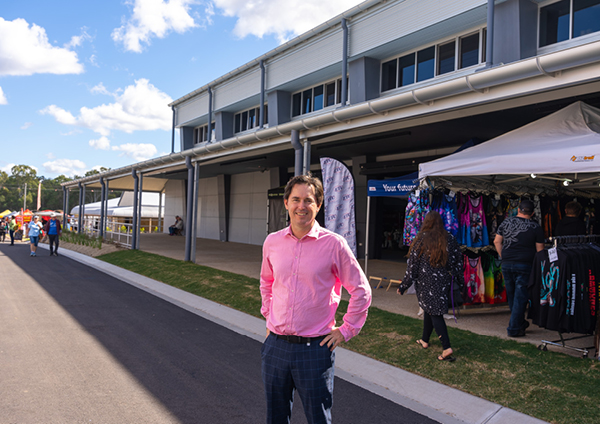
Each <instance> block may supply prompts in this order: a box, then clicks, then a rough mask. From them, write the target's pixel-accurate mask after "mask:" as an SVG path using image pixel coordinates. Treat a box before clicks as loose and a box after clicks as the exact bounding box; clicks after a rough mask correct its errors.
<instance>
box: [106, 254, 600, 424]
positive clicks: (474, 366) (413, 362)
mask: <svg viewBox="0 0 600 424" xmlns="http://www.w3.org/2000/svg"><path fill="white" fill-rule="evenodd" d="M99 259H102V260H104V261H106V262H109V263H111V264H114V265H117V266H120V267H122V268H125V269H128V270H130V271H133V272H136V273H138V274H141V275H145V276H147V277H151V278H153V279H155V280H158V281H162V282H164V283H166V284H169V285H171V286H174V287H178V288H180V289H183V290H186V291H188V292H190V293H193V294H196V295H198V296H201V297H204V298H206V299H210V300H213V301H215V302H218V303H221V304H223V305H227V306H230V307H232V308H235V309H237V310H240V311H242V312H245V313H248V314H250V315H253V316H256V317H261V315H260V304H261V302H260V291H259V282H258V280H256V279H254V278H249V277H245V276H241V275H237V274H233V273H230V272H225V271H219V270H215V269H212V268H208V267H204V266H199V265H195V264H192V263H190V262H182V261H178V260H175V259H170V258H166V257H163V256H158V255H153V254H151V253H146V252H141V251H136V250H126V251H120V252H115V253H110V254H107V255H103V256H100V257H99ZM347 306H348V303H347V302H345V301H342V303H341V305H340V308H339V310H338V317H337V319H338V322H340V321H341V318H342V315H343V313H344V311H345V309H346V308H347ZM421 330H422V321H420V320H418V319H414V318H410V317H405V316H403V315H398V314H394V313H391V312H387V311H382V310H380V309H377V308H374V307H373V308H371V309H370V310H369V318H368V319H367V323H366V324H365V326H364V328H363V330H362V331H361V333H360V335H359V336H357V337H355V338H354V339H352V340H350V342H348V343H346V344H345V345H344V347H345V348H347V349H350V350H353V351H355V352H358V353H361V354H363V355H366V356H369V357H371V358H374V359H377V360H379V361H382V362H386V363H388V364H390V365H393V366H396V367H399V368H402V369H404V370H407V371H410V372H412V373H415V374H418V375H421V376H424V377H427V378H429V379H431V380H434V381H438V382H440V383H442V384H444V385H447V386H450V387H454V388H457V389H459V390H462V391H464V392H467V393H471V394H473V395H476V396H479V397H482V398H484V399H487V400H490V401H492V402H496V403H498V404H500V405H503V406H506V407H508V408H512V409H514V410H517V411H520V412H523V413H525V414H528V415H531V416H534V417H537V418H540V419H542V420H545V421H549V422H552V423H560V424H563V423H564V424H568V423H569V424H570V423H573V424H584V423H597V422H599V420H600V418H599V417H600V362H598V361H595V360H593V359H582V358H576V357H571V356H568V355H565V354H562V353H557V352H541V351H539V350H538V349H537V348H536V346H534V345H532V344H529V343H518V342H515V341H512V340H504V339H500V338H497V337H489V336H481V335H478V334H474V333H472V332H470V331H465V330H460V329H456V328H449V332H450V339H451V340H452V347H453V349H454V351H455V356H456V357H457V358H458V359H457V361H456V362H454V363H440V362H439V361H437V360H436V357H437V355H439V354H440V352H441V345H440V343H439V342H438V341H437V340H435V341H434V339H433V338H432V343H431V346H430V348H429V349H427V350H423V349H421V347H420V346H418V345H417V344H416V343H415V340H416V339H417V338H419V337H420V334H421ZM464 407H465V408H468V405H464ZM515 424H517V423H515Z"/></svg>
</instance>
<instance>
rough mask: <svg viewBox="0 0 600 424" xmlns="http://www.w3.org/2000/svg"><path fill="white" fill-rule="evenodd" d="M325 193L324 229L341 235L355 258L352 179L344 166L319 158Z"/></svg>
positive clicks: (334, 161)
mask: <svg viewBox="0 0 600 424" xmlns="http://www.w3.org/2000/svg"><path fill="white" fill-rule="evenodd" d="M321 170H322V172H323V189H324V191H325V228H327V229H328V230H330V231H333V232H334V233H336V234H339V235H341V236H342V237H344V238H345V239H346V241H347V242H348V246H350V249H352V252H354V256H357V251H356V223H355V219H354V179H353V178H352V174H350V171H349V170H348V168H346V165H344V164H343V163H341V162H338V161H337V160H335V159H331V158H321Z"/></svg>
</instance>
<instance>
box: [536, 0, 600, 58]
mask: <svg viewBox="0 0 600 424" xmlns="http://www.w3.org/2000/svg"><path fill="white" fill-rule="evenodd" d="M598 31H600V0H560V1H557V2H554V3H551V4H548V5H547V6H541V7H540V24H539V42H540V44H539V46H540V47H544V46H548V45H551V44H555V43H560V42H561V41H567V40H570V39H572V38H577V37H581V36H583V35H587V34H591V33H593V32H598Z"/></svg>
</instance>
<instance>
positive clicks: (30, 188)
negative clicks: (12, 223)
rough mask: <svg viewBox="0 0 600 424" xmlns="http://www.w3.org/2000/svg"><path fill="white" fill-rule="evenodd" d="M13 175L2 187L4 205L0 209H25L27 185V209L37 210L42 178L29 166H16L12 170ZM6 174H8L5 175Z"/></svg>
mask: <svg viewBox="0 0 600 424" xmlns="http://www.w3.org/2000/svg"><path fill="white" fill-rule="evenodd" d="M10 171H11V175H10V176H7V177H6V180H5V182H4V183H3V185H2V193H1V194H2V199H0V201H2V202H3V205H2V206H0V207H3V208H6V209H10V210H19V209H21V208H22V207H23V203H24V196H25V184H27V198H26V199H25V205H26V207H27V208H32V207H33V208H34V209H35V200H37V188H38V182H39V180H40V178H39V177H38V176H37V172H36V170H35V169H33V168H31V167H30V166H27V165H15V166H13V167H12V168H11V170H10ZM5 174H6V173H5Z"/></svg>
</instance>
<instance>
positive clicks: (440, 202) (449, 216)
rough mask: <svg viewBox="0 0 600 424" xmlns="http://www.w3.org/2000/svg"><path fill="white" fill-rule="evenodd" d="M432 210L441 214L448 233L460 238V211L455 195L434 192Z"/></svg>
mask: <svg viewBox="0 0 600 424" xmlns="http://www.w3.org/2000/svg"><path fill="white" fill-rule="evenodd" d="M431 210H433V211H436V212H438V213H439V214H440V216H441V217H442V220H443V221H444V227H445V228H446V231H448V232H449V233H450V234H452V235H453V236H454V237H455V238H456V237H457V236H458V218H457V213H458V211H457V205H456V196H455V195H454V193H452V192H451V193H450V194H445V193H444V192H442V191H437V192H434V193H433V195H432V200H431Z"/></svg>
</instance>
